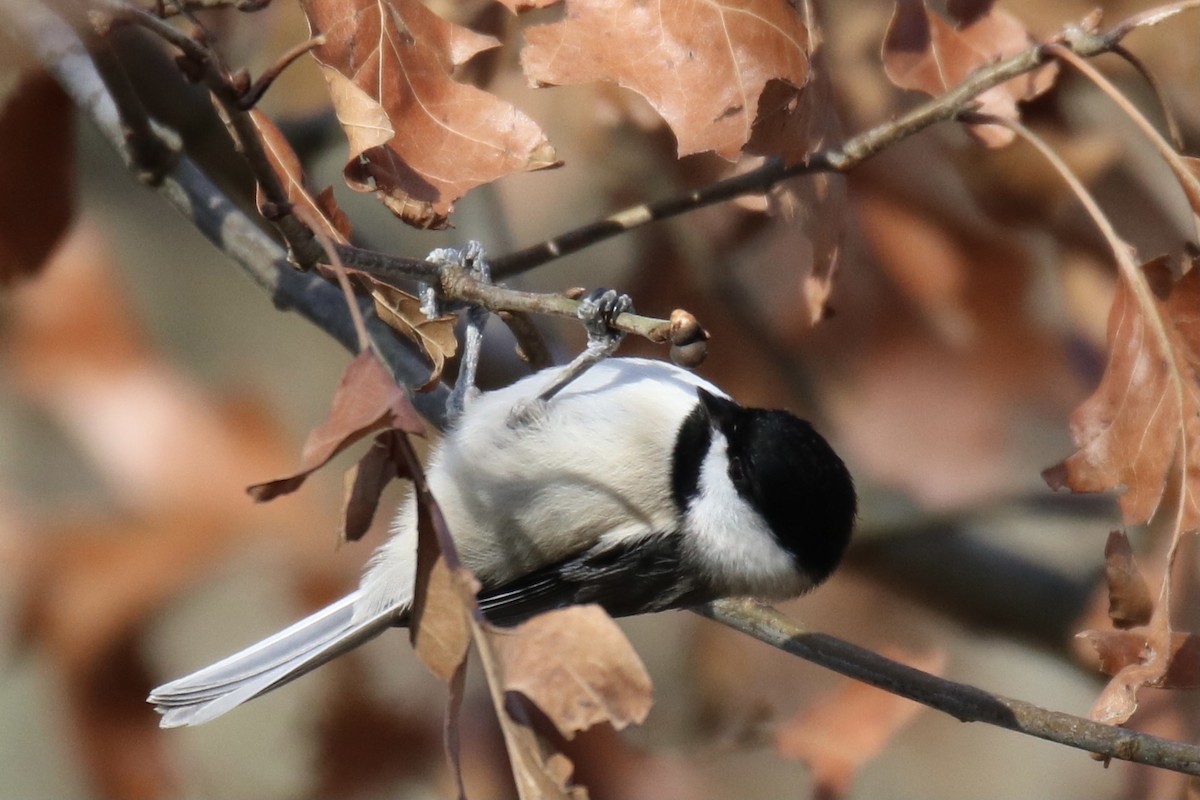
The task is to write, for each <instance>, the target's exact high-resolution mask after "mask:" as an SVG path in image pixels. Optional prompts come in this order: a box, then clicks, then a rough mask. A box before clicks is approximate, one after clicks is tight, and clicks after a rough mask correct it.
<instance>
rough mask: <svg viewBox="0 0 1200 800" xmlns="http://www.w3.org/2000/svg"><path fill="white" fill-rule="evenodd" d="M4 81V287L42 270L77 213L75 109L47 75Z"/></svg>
mask: <svg viewBox="0 0 1200 800" xmlns="http://www.w3.org/2000/svg"><path fill="white" fill-rule="evenodd" d="M10 68H11V66H10ZM3 77H8V78H9V79H11V80H10V82H7V83H6V87H7V88H6V89H4V90H0V186H3V187H4V190H3V191H0V286H2V285H4V284H8V283H12V282H13V281H14V280H16V279H17V278H18V277H21V276H23V275H30V274H32V273H34V272H37V271H38V270H39V269H40V268H41V266H42V264H43V263H44V262H45V261H46V258H47V257H48V256H49V255H50V254H51V252H53V250H54V248H55V247H56V246H57V245H58V243H59V240H61V239H62V237H63V234H64V233H66V231H67V228H68V227H69V226H70V224H71V218H72V217H73V216H74V214H75V201H74V197H75V193H74V190H73V187H74V183H75V146H74V136H75V133H74V130H75V125H74V120H75V116H74V113H73V110H74V106H73V105H72V104H71V101H70V99H69V98H68V97H67V95H66V94H65V93H64V92H63V90H62V89H61V88H59V85H58V83H57V82H55V80H54V79H53V78H51V77H50V76H49V75H48V74H46V73H45V72H42V71H40V70H37V71H31V72H27V73H25V74H23V75H21V76H20V78H19V79H17V78H16V76H12V75H8V76H3Z"/></svg>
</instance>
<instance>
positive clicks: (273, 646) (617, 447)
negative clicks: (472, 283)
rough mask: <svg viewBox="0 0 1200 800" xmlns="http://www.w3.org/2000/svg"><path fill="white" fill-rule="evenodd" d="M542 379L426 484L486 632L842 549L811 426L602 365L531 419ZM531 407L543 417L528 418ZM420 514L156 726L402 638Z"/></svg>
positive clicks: (449, 450) (464, 428)
mask: <svg viewBox="0 0 1200 800" xmlns="http://www.w3.org/2000/svg"><path fill="white" fill-rule="evenodd" d="M558 372H559V370H558V369H550V370H544V371H542V372H539V373H537V374H535V375H531V376H529V377H526V378H524V379H522V380H520V381H518V382H516V383H514V384H513V385H511V386H509V387H507V388H504V389H500V390H498V391H494V392H489V393H485V394H482V395H480V396H478V397H477V398H475V399H474V400H473V402H471V403H470V404H469V405H468V406H467V408H466V410H465V411H464V413H463V414H462V416H461V417H460V418H459V419H458V421H457V423H456V425H455V426H454V429H453V430H452V431H450V432H449V433H448V434H447V435H446V436H445V437H444V438H443V439H442V441H441V443H440V445H439V446H438V447H437V449H436V450H435V451H434V453H433V454H432V456H431V458H430V463H429V467H428V469H427V474H428V482H429V486H430V489H431V490H432V492H433V495H434V498H435V499H436V500H437V502H438V505H439V507H440V508H441V510H442V513H443V515H444V517H445V519H446V523H447V525H448V528H449V530H450V532H451V534H452V535H453V537H454V541H455V544H456V545H457V547H458V552H459V556H460V558H461V559H462V561H463V563H464V564H466V565H467V566H468V567H470V568H471V570H472V571H474V573H475V575H476V577H477V578H478V579H479V581H480V582H481V583H482V586H483V589H482V591H481V592H480V594H479V603H480V606H481V608H482V609H483V611H484V613H485V614H486V615H487V617H488V618H489V619H490V620H491V621H493V622H494V623H496V624H500V625H515V624H517V623H519V622H521V621H522V620H525V619H527V618H529V617H531V616H533V615H535V614H538V613H540V612H543V611H547V610H550V609H555V608H562V607H564V606H568V605H573V604H580V603H598V604H599V605H601V606H603V607H604V608H605V609H606V610H607V611H608V612H609V613H610V614H612V615H614V616H623V615H631V614H640V613H644V612H651V611H662V610H664V609H669V608H679V607H684V606H690V605H697V604H700V603H704V602H707V601H709V600H713V599H716V598H720V597H727V596H737V595H752V596H756V597H761V598H764V599H772V600H779V599H783V598H788V597H794V596H796V595H799V594H801V593H803V592H805V591H807V590H808V589H811V588H812V587H814V586H816V585H817V584H819V583H820V582H821V581H823V580H824V579H825V578H826V577H828V575H829V574H830V572H832V571H833V568H834V567H835V566H836V565H837V563H838V561H839V559H840V558H841V556H842V552H843V551H844V550H845V548H846V545H847V543H848V541H849V539H850V532H851V529H852V528H853V525H854V519H855V513H856V498H855V493H854V486H853V483H852V481H851V478H850V473H849V472H848V471H847V470H846V467H845V465H844V464H843V463H842V461H841V459H840V458H838V456H837V454H836V453H834V451H833V449H832V448H830V446H829V444H828V443H827V442H826V441H825V439H823V438H822V437H821V435H820V434H818V433H817V432H816V431H814V430H813V428H812V426H811V425H809V423H807V422H805V421H804V420H802V419H798V418H797V417H795V416H793V415H791V414H789V413H788V412H786V411H768V410H764V409H757V408H743V407H741V406H739V405H738V404H737V403H736V402H734V401H733V400H732V399H730V398H729V396H728V395H726V394H725V393H724V392H722V391H721V390H720V389H718V388H717V387H715V386H713V385H712V384H711V383H709V382H708V381H705V380H703V379H701V378H699V377H697V376H695V375H693V374H692V373H690V372H687V371H686V370H683V369H680V368H679V367H675V366H672V365H670V364H667V363H664V362H659V361H648V360H645V359H637V358H611V359H608V360H606V361H602V362H600V363H599V364H597V365H596V366H594V367H592V368H591V369H590V370H588V371H587V372H585V373H584V374H583V375H581V376H580V377H578V378H577V379H575V380H574V381H572V382H571V383H569V384H567V386H566V387H565V388H563V389H562V391H561V392H559V393H558V394H557V395H555V396H554V397H553V399H551V400H549V401H547V402H545V403H544V404H542V405H540V406H538V407H536V408H533V409H532V411H531V409H530V406H529V404H530V402H531V398H536V397H537V396H538V395H539V392H540V391H541V390H542V389H544V388H545V386H547V385H549V384H551V383H552V382H553V381H554V379H555V377H556V376H557V375H558ZM534 402H535V403H536V402H537V401H534ZM416 539H417V509H416V502H415V501H414V500H412V499H410V500H409V501H407V502H406V503H405V504H404V505H403V506H402V508H401V510H400V512H399V514H398V515H397V517H396V519H395V522H394V524H393V535H392V537H391V538H390V539H389V540H388V541H387V542H386V543H385V544H383V545H382V546H381V547H380V548H379V550H378V552H377V553H376V554H375V556H374V558H373V560H372V562H371V565H370V567H369V568H368V570H367V572H366V574H365V576H364V577H363V579H362V583H361V585H360V587H359V589H358V590H357V591H354V592H352V593H350V594H349V595H347V596H346V597H344V598H342V599H341V600H339V601H337V602H335V603H333V604H332V605H330V606H327V607H326V608H324V609H322V610H320V611H318V612H316V613H315V614H313V615H311V616H309V617H307V618H305V619H303V620H301V621H300V622H297V623H296V624H294V625H292V626H291V627H290V628H287V629H286V630H283V631H281V632H279V633H277V634H275V635H274V636H271V637H270V638H268V639H264V640H263V641H261V642H259V643H258V644H255V645H252V646H250V647H248V648H247V649H245V650H243V651H241V652H240V653H236V654H234V655H232V656H229V657H228V658H226V659H224V660H222V661H219V662H217V663H216V664H213V665H212V666H209V667H206V668H204V669H202V670H200V671H198V672H195V673H193V674H191V675H188V676H187V677H184V678H179V679H178V680H175V681H172V682H170V683H167V684H165V685H163V686H160V687H159V688H157V689H155V690H154V691H153V692H152V693H151V694H150V697H149V701H150V702H151V703H154V704H155V705H156V706H157V710H158V711H159V712H160V713H161V714H162V715H163V716H162V720H161V724H162V726H163V727H176V726H180V725H196V724H199V723H201V722H207V721H209V720H211V719H213V718H215V717H218V716H220V715H221V714H224V713H225V712H226V711H229V710H230V709H232V708H234V707H235V706H237V705H240V704H241V703H243V702H245V701H247V700H250V699H251V698H253V697H257V696H258V695H260V694H263V693H265V692H268V691H270V690H271V689H274V688H275V687H277V686H281V685H283V684H285V683H288V682H289V681H292V680H294V679H295V678H297V677H299V676H300V675H303V674H304V673H306V672H308V671H309V670H311V669H314V668H316V667H318V666H320V665H321V664H323V663H325V662H326V661H328V660H330V659H331V658H334V657H336V656H338V655H341V654H342V653H344V652H346V651H348V650H350V649H352V648H354V647H357V646H358V645H360V644H362V643H363V642H365V641H367V640H368V639H371V638H373V637H375V636H377V635H379V634H380V633H382V632H383V631H384V630H386V629H387V628H389V627H392V626H395V625H405V624H406V623H407V617H408V611H409V608H410V605H411V603H412V597H413V581H414V576H415V573H416V553H417V540H416Z"/></svg>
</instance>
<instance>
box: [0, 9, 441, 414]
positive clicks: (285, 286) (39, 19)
mask: <svg viewBox="0 0 1200 800" xmlns="http://www.w3.org/2000/svg"><path fill="white" fill-rule="evenodd" d="M0 19H2V20H4V22H5V23H6V24H7V28H8V30H10V31H15V32H16V33H17V35H19V37H20V38H21V40H22V41H24V42H26V43H28V45H29V47H30V48H31V50H32V51H33V53H34V55H35V57H36V58H37V60H38V61H39V62H40V63H41V64H42V66H43V67H44V68H45V69H46V70H47V71H48V72H49V73H50V74H52V75H53V76H54V77H55V79H56V80H57V81H58V82H59V84H60V85H62V87H63V88H64V89H65V90H66V91H67V93H68V94H69V95H70V96H71V98H72V100H74V102H75V104H76V106H77V107H78V108H79V109H80V110H81V111H82V112H83V113H84V114H85V115H86V116H87V117H89V118H90V119H91V121H92V122H93V124H95V126H96V127H97V128H98V129H99V131H100V132H101V134H103V136H104V138H105V139H107V140H108V142H109V144H111V145H112V146H113V147H114V148H115V149H116V150H117V151H119V152H121V153H124V152H125V149H126V147H127V146H128V140H127V138H126V130H127V129H126V126H125V124H124V122H123V121H122V118H121V111H120V110H119V109H118V106H117V104H116V103H115V102H114V100H113V96H112V94H111V93H110V92H109V90H108V87H107V86H106V85H105V83H104V80H103V79H102V78H101V75H100V73H99V72H98V71H97V69H96V65H95V63H94V62H93V61H92V58H91V56H90V54H89V53H88V51H87V48H86V47H85V46H84V44H83V42H82V41H81V40H80V38H79V36H78V35H77V34H76V33H75V31H74V29H73V28H72V27H71V26H70V25H69V24H67V22H65V21H64V20H63V19H62V18H61V17H60V16H58V15H57V14H56V13H55V12H54V11H52V10H50V9H49V8H47V7H46V6H44V5H41V4H37V3H29V2H26V0H0ZM159 177H160V180H159V182H158V183H157V184H156V185H155V187H154V188H155V189H156V190H157V191H158V192H159V194H161V195H162V196H163V198H164V199H166V200H167V202H168V203H170V204H171V205H172V206H174V207H175V208H176V209H177V210H178V211H179V212H180V213H182V214H183V215H184V216H185V217H186V218H187V219H188V220H189V221H190V222H191V223H192V224H193V225H195V226H196V229H197V230H198V231H199V232H200V233H201V234H203V235H204V236H205V237H206V238H208V239H209V240H210V241H211V242H212V243H213V244H214V245H216V246H217V247H218V248H220V249H221V250H222V251H223V252H224V253H225V254H226V255H228V256H229V257H230V258H232V259H233V260H234V261H235V262H237V263H238V264H239V265H240V266H241V267H242V269H243V270H244V271H245V272H246V274H247V275H248V276H249V277H250V278H251V280H253V281H254V282H255V283H256V284H258V285H259V286H260V287H262V288H263V289H265V290H266V291H267V292H268V293H269V294H270V295H271V299H272V301H273V302H274V304H275V306H276V307H277V308H279V309H281V310H290V311H295V312H297V313H299V314H300V315H301V316H303V317H305V318H306V319H308V320H309V321H310V322H312V323H313V324H315V325H316V326H317V327H319V328H321V330H323V331H325V332H326V333H328V334H329V335H330V336H332V337H333V338H334V339H335V340H337V341H338V342H340V343H341V344H342V345H343V346H344V347H346V348H347V349H349V350H351V351H352V352H353V351H355V350H356V349H357V336H356V334H355V331H354V325H353V322H352V321H351V318H350V314H349V312H348V310H347V308H346V303H345V301H344V300H343V299H342V295H341V292H339V291H338V290H337V289H336V288H335V287H334V286H333V285H331V284H330V283H328V282H326V281H325V280H324V279H322V278H320V277H318V276H316V275H311V274H306V273H302V272H298V271H297V270H296V269H295V268H294V267H292V265H291V263H290V262H289V261H288V258H287V253H286V252H285V251H284V249H283V248H282V247H280V246H279V244H278V243H276V242H275V240H274V239H272V238H271V237H270V236H269V235H268V234H267V233H266V232H265V231H263V230H262V228H260V227H259V226H258V225H257V224H256V222H255V221H254V220H253V219H251V218H250V217H249V216H247V215H246V214H245V213H243V212H242V211H241V210H240V209H239V208H238V207H237V205H236V204H235V203H234V202H233V201H232V200H230V199H229V197H228V196H227V195H225V194H224V193H223V192H222V191H221V190H220V189H219V188H218V187H217V186H216V185H215V184H214V183H213V182H212V181H211V180H210V179H209V177H208V176H207V175H205V174H204V172H203V171H202V170H201V169H200V168H199V167H198V166H196V164H195V163H194V162H193V161H192V160H191V159H189V158H188V157H186V156H179V157H178V158H176V159H174V160H173V161H172V162H170V163H169V164H166V165H164V171H163V172H162V174H161V175H160V176H159ZM368 325H369V327H370V328H371V329H372V334H373V338H374V339H375V341H376V342H377V343H378V344H379V346H380V350H381V351H382V355H383V357H384V359H385V360H386V362H387V363H388V366H389V368H390V369H391V370H392V372H393V374H394V375H395V376H396V378H397V380H400V381H402V382H404V383H405V384H408V385H421V384H422V383H424V382H425V379H426V376H428V374H429V368H428V367H427V366H426V365H425V363H424V362H423V360H422V359H421V357H420V356H419V355H418V354H417V353H416V352H414V351H413V350H412V349H411V348H409V347H408V346H407V344H406V343H403V342H401V340H399V339H398V338H397V337H396V336H395V335H393V334H392V332H391V329H390V328H388V327H387V326H386V325H384V324H383V323H382V322H380V321H379V320H378V319H376V318H375V317H374V315H370V316H369V318H368ZM445 395H446V390H445V388H444V387H439V388H438V389H436V390H435V391H432V392H428V393H424V394H417V395H416V396H414V398H413V401H414V403H415V404H416V405H417V407H418V409H419V410H420V411H421V413H422V414H424V415H426V416H427V418H429V419H431V421H432V420H439V419H441V418H442V416H443V415H444V409H445Z"/></svg>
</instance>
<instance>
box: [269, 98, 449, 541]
mask: <svg viewBox="0 0 1200 800" xmlns="http://www.w3.org/2000/svg"><path fill="white" fill-rule="evenodd" d="M250 118H251V120H252V121H253V123H254V125H255V127H257V128H258V133H259V136H260V137H261V138H262V143H263V149H264V150H265V152H266V154H267V160H268V161H270V162H271V166H272V167H273V168H274V169H275V173H276V174H277V175H278V176H279V180H280V183H282V184H283V189H284V192H285V193H286V195H287V199H288V202H290V203H291V204H292V205H293V206H294V207H295V209H296V212H297V213H298V214H299V216H300V218H301V220H303V221H304V223H305V224H307V225H309V226H310V227H313V228H314V229H315V230H317V232H319V233H322V234H324V235H325V236H327V237H329V239H330V241H333V242H335V243H337V244H349V243H350V220H349V218H348V217H347V216H346V214H345V212H343V211H342V209H341V208H340V207H339V206H338V204H337V202H336V201H335V200H334V197H333V188H332V187H328V186H327V187H325V189H324V190H322V191H321V193H320V194H318V195H316V196H315V197H314V196H313V195H312V193H311V192H309V190H308V188H307V187H306V186H305V179H304V169H303V167H302V165H301V164H300V158H299V157H298V156H297V155H296V152H295V151H294V150H293V149H292V146H291V145H290V144H289V143H288V141H287V139H286V137H284V135H283V132H282V131H281V130H279V128H278V126H276V125H275V123H274V122H272V121H271V119H270V117H268V116H267V115H266V114H264V113H262V112H261V111H259V110H258V109H254V110H252V111H251V112H250ZM263 201H264V197H263V194H262V189H261V188H260V189H259V190H258V194H257V202H258V207H259V210H260V211H261V210H262V209H263ZM358 274H359V277H360V278H361V279H362V280H363V281H364V282H365V283H366V284H367V288H368V289H369V290H370V292H371V296H372V297H373V298H374V300H375V313H376V315H377V316H378V317H379V318H380V319H381V320H383V322H384V323H386V324H387V325H388V326H389V327H391V328H392V329H394V330H395V331H397V332H398V333H400V334H401V335H403V336H405V337H407V338H408V339H410V340H411V341H412V342H414V343H415V344H416V345H417V346H418V347H420V348H421V351H422V352H423V353H425V355H426V356H428V357H429V360H430V362H431V363H432V364H433V369H432V370H431V372H430V374H429V380H427V381H426V382H425V384H424V385H423V386H421V387H420V388H419V389H418V391H424V390H426V389H428V388H429V387H431V386H433V385H434V384H435V383H437V382H438V381H439V380H441V377H442V370H443V369H444V368H445V365H446V359H447V358H451V357H453V355H454V353H455V352H456V351H457V350H458V338H457V337H456V336H455V334H454V322H455V318H454V316H453V315H449V316H443V317H438V318H436V319H429V318H427V317H426V316H425V313H424V312H423V311H421V301H420V300H419V299H417V298H416V297H414V296H413V295H411V294H409V293H408V292H405V291H402V290H400V289H397V288H395V287H394V286H388V285H387V284H385V283H380V282H379V281H378V280H376V279H374V278H372V277H371V276H370V275H365V274H361V273H358ZM350 538H351V539H353V538H355V537H354V536H353V535H351V536H350Z"/></svg>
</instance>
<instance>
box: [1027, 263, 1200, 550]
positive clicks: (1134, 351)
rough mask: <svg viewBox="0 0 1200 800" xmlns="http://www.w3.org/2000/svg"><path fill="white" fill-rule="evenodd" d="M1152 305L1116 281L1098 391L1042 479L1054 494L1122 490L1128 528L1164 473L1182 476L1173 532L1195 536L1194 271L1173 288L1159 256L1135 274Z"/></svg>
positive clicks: (1198, 523) (1144, 513) (1140, 516)
mask: <svg viewBox="0 0 1200 800" xmlns="http://www.w3.org/2000/svg"><path fill="white" fill-rule="evenodd" d="M1143 270H1144V272H1145V276H1146V278H1147V280H1148V282H1149V285H1150V286H1151V287H1153V288H1154V292H1153V294H1152V296H1151V299H1150V300H1149V301H1147V304H1148V305H1150V307H1143V305H1142V304H1141V303H1139V300H1138V297H1137V296H1136V294H1135V292H1134V290H1132V289H1131V288H1130V287H1129V286H1127V285H1126V283H1125V282H1124V281H1122V282H1121V283H1120V284H1119V285H1118V287H1117V292H1116V296H1115V297H1114V298H1113V304H1112V309H1111V310H1110V312H1109V317H1108V341H1109V348H1110V355H1109V360H1108V366H1107V367H1106V369H1105V371H1104V375H1103V377H1102V378H1101V380H1100V386H1099V387H1098V388H1097V389H1096V391H1095V393H1093V394H1092V396H1091V397H1089V398H1088V399H1087V400H1086V401H1084V403H1083V404H1082V405H1080V406H1079V408H1078V409H1076V410H1075V413H1074V414H1073V415H1072V416H1071V435H1072V437H1073V438H1074V440H1075V443H1076V445H1078V447H1079V450H1078V451H1077V452H1076V453H1074V454H1073V455H1071V456H1070V457H1069V458H1067V459H1066V460H1064V461H1062V462H1061V463H1059V464H1057V465H1055V466H1053V467H1051V468H1049V469H1047V470H1046V471H1045V472H1043V473H1042V476H1043V477H1044V478H1045V479H1046V482H1047V483H1048V484H1050V486H1051V487H1052V488H1055V489H1058V488H1062V487H1067V488H1069V489H1071V490H1072V491H1076V492H1103V491H1109V490H1113V489H1117V488H1121V487H1124V489H1125V491H1124V493H1123V494H1122V495H1121V497H1120V503H1121V510H1122V513H1123V515H1124V518H1125V522H1126V524H1129V525H1134V524H1139V523H1142V522H1146V521H1147V520H1149V519H1150V517H1151V516H1152V515H1153V514H1154V512H1155V511H1156V510H1157V509H1158V507H1159V504H1160V502H1161V500H1162V498H1163V496H1164V494H1165V492H1166V489H1167V485H1168V478H1169V475H1168V471H1169V470H1176V472H1178V474H1179V475H1180V476H1181V477H1182V480H1181V481H1179V484H1180V485H1179V487H1178V489H1177V491H1179V492H1180V497H1179V504H1180V505H1179V514H1178V519H1177V524H1176V525H1175V528H1176V532H1177V533H1182V532H1186V531H1190V530H1195V529H1197V528H1200V268H1197V267H1195V266H1193V267H1192V268H1191V270H1190V271H1189V272H1188V273H1187V274H1185V275H1184V276H1183V277H1182V278H1181V279H1180V280H1179V281H1177V282H1173V281H1172V278H1171V275H1170V271H1169V269H1168V267H1167V264H1166V259H1165V258H1158V259H1155V260H1153V261H1151V262H1149V263H1147V264H1146V265H1144V266H1143Z"/></svg>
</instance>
